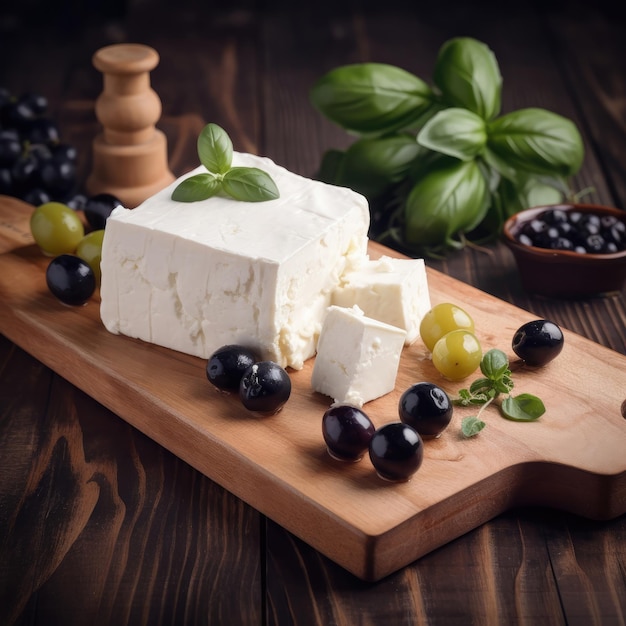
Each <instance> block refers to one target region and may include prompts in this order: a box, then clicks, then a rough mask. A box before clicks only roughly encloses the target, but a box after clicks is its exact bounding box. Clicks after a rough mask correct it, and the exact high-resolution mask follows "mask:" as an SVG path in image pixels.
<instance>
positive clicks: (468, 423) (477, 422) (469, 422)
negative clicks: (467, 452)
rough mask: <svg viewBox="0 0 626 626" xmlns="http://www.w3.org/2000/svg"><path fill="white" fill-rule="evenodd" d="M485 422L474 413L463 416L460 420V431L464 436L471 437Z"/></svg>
mask: <svg viewBox="0 0 626 626" xmlns="http://www.w3.org/2000/svg"><path fill="white" fill-rule="evenodd" d="M486 425H487V424H485V422H483V421H482V420H481V419H479V418H478V417H476V415H471V416H470V417H465V418H463V420H462V422H461V432H462V433H463V436H464V437H473V436H474V435H477V434H478V433H479V432H480V431H481V430H482V429H483V428H484V427H485V426H486Z"/></svg>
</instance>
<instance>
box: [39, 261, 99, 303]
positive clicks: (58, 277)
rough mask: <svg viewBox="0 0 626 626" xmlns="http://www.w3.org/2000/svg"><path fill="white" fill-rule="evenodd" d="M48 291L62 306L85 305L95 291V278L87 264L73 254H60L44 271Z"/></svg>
mask: <svg viewBox="0 0 626 626" xmlns="http://www.w3.org/2000/svg"><path fill="white" fill-rule="evenodd" d="M46 283H47V285H48V289H50V291H51V292H52V294H53V295H54V296H56V297H57V298H58V299H59V300H60V301H61V302H63V303H64V304H70V305H74V306H78V305H81V304H85V302H87V300H89V298H90V297H91V296H92V295H93V292H94V291H95V290H96V277H95V275H94V273H93V270H92V269H91V267H89V264H88V263H86V262H85V261H83V260H82V259H81V258H79V257H77V256H74V255H73V254H61V255H60V256H57V257H55V258H54V259H52V261H50V264H49V265H48V269H47V270H46Z"/></svg>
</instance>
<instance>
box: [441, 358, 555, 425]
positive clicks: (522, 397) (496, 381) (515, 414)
mask: <svg viewBox="0 0 626 626" xmlns="http://www.w3.org/2000/svg"><path fill="white" fill-rule="evenodd" d="M480 371H481V372H482V374H483V376H482V377H480V378H477V379H476V380H474V381H473V382H472V383H471V385H470V386H469V389H460V390H459V392H458V396H457V397H456V398H453V402H454V404H457V405H460V406H472V405H478V406H480V409H479V411H478V415H475V416H474V415H472V416H470V417H466V418H464V420H463V422H462V424H461V431H462V433H463V435H464V436H465V437H472V436H474V435H476V434H477V433H478V432H480V431H481V430H482V429H483V428H484V427H485V423H484V422H483V421H482V420H481V419H480V415H481V414H482V412H483V411H484V410H485V409H486V408H487V407H488V406H489V405H490V404H491V403H492V402H493V401H494V400H496V398H498V397H499V396H500V394H507V396H506V397H505V398H504V399H503V400H502V402H501V403H500V413H501V414H502V416H503V417H506V418H507V419H510V420H513V421H516V422H533V421H535V420H536V419H539V418H540V417H541V416H542V415H543V414H544V413H545V412H546V407H545V405H544V404H543V402H542V400H541V399H540V398H538V397H537V396H534V395H532V394H530V393H522V394H519V395H517V396H512V395H511V392H512V391H513V387H514V386H515V384H514V382H513V377H512V373H511V370H510V369H509V359H508V357H507V356H506V354H505V353H504V352H502V350H497V349H495V348H494V349H492V350H489V351H488V352H485V354H484V355H483V358H482V360H481V362H480Z"/></svg>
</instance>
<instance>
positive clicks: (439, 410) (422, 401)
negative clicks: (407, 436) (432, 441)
mask: <svg viewBox="0 0 626 626" xmlns="http://www.w3.org/2000/svg"><path fill="white" fill-rule="evenodd" d="M452 412H453V407H452V402H451V401H450V398H449V397H448V394H447V393H446V392H445V391H444V390H443V389H441V387H438V386H437V385H435V384H433V383H427V382H420V383H415V384H414V385H411V387H409V388H408V389H407V390H406V391H405V392H404V393H403V394H402V395H401V396H400V401H399V402H398V413H399V415H400V420H401V421H402V422H404V423H405V424H408V425H409V426H412V427H413V428H414V429H415V430H416V431H417V432H418V433H419V434H420V435H421V436H422V437H424V438H425V439H428V438H433V437H439V435H441V433H442V432H443V431H444V430H445V429H446V427H447V426H448V424H449V423H450V420H451V419H452Z"/></svg>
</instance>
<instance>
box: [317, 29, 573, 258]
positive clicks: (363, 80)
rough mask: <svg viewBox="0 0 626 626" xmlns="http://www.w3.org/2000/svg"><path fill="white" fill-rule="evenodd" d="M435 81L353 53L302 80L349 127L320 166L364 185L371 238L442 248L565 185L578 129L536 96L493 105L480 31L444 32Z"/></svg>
mask: <svg viewBox="0 0 626 626" xmlns="http://www.w3.org/2000/svg"><path fill="white" fill-rule="evenodd" d="M433 82H434V86H433V87H432V88H431V87H430V86H428V85H427V84H426V83H425V82H424V81H422V80H421V79H420V78H418V77H417V76H414V75H412V74H411V73H410V72H407V71H405V70H403V69H401V68H398V67H395V66H391V65H385V64H381V63H363V64H353V65H347V66H343V67H339V68H335V69H333V70H332V71H330V72H329V73H327V74H326V75H324V76H322V77H321V78H320V79H319V80H318V81H317V82H316V83H315V84H314V85H313V87H312V89H311V92H310V97H311V102H312V104H313V105H314V106H315V107H316V108H317V109H318V110H319V111H320V112H321V113H322V114H323V115H324V116H326V117H327V118H328V119H330V120H331V121H332V122H334V123H335V124H337V125H339V126H340V127H341V128H343V129H344V130H346V131H347V132H349V133H351V134H353V135H356V137H357V138H356V140H355V142H354V143H353V144H352V145H351V146H350V147H349V148H348V149H347V150H345V151H339V150H332V151H329V153H327V154H326V155H325V156H324V158H323V159H322V167H321V169H320V177H321V178H322V179H323V180H325V181H326V182H329V183H334V184H337V185H342V186H348V187H351V188H352V189H355V190H356V191H358V192H360V193H363V194H364V195H365V196H367V198H368V200H369V201H370V204H371V205H373V206H372V209H373V211H374V212H376V213H377V214H381V213H382V214H386V215H387V216H388V223H389V224H391V225H392V226H391V227H390V229H389V230H388V231H386V232H385V233H383V234H382V235H380V237H379V240H381V241H384V240H385V237H386V236H387V235H391V236H392V239H393V240H394V241H395V242H400V243H401V244H402V246H403V247H405V248H408V249H409V250H410V251H412V252H416V253H419V254H429V253H433V254H441V253H443V252H445V251H446V250H448V249H451V248H459V247H462V246H463V245H465V243H466V242H467V241H468V240H472V239H474V240H475V241H476V240H479V239H480V240H481V241H485V240H489V239H493V238H494V237H496V236H497V235H499V234H500V231H501V228H502V225H503V223H504V221H505V219H506V218H507V217H508V216H509V215H512V214H513V213H515V212H517V211H518V210H520V208H527V206H531V205H532V202H533V201H534V200H535V199H543V198H547V199H549V200H550V201H551V203H556V202H560V201H562V200H563V198H564V196H565V195H568V194H569V195H571V192H570V190H569V187H568V183H567V181H568V179H569V178H570V177H572V176H573V175H574V174H576V173H577V172H578V170H579V169H580V167H581V165H582V162H583V158H584V147H583V141H582V138H581V136H580V133H579V132H578V129H577V128H576V126H575V125H574V123H573V122H571V121H570V120H568V119H566V118H564V117H562V116H560V115H557V114H556V113H552V112H550V111H547V110H544V109H539V108H527V109H522V110H519V111H513V112H511V113H507V114H505V115H502V114H501V97H502V76H501V74H500V69H499V67H498V62H497V60H496V57H495V55H494V54H493V52H492V51H491V50H490V49H489V48H488V47H487V46H486V45H485V44H484V43H482V42H480V41H477V40H475V39H472V38H470V37H457V38H454V39H450V40H449V41H447V42H445V43H444V44H443V46H442V47H441V49H440V50H439V54H438V57H437V60H436V64H435V69H434V73H433ZM411 142H414V143H415V144H416V145H415V146H413V147H412V146H411V145H410V143H411ZM391 231H393V232H391Z"/></svg>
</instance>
